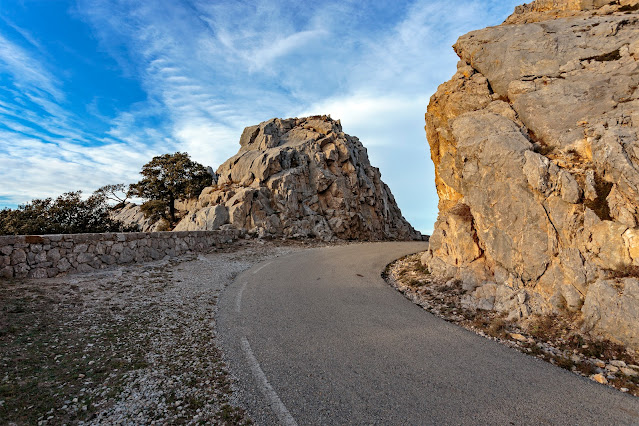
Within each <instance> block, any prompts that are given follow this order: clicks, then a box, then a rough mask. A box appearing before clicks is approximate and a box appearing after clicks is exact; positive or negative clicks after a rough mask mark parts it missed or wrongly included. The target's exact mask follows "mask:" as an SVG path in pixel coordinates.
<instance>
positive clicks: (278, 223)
mask: <svg viewBox="0 0 639 426" xmlns="http://www.w3.org/2000/svg"><path fill="white" fill-rule="evenodd" d="M216 176H217V179H218V180H217V184H216V185H215V186H212V187H209V188H206V189H205V190H204V191H203V192H202V194H201V195H200V196H199V199H198V200H197V203H196V204H195V205H194V206H193V207H192V208H191V209H190V211H189V213H187V214H186V215H185V217H184V218H183V219H182V221H180V223H179V224H178V225H177V227H176V228H175V230H176V231H180V230H199V229H219V228H227V227H232V228H237V229H243V230H246V231H247V232H249V233H250V234H255V235H260V236H272V237H312V238H320V239H323V240H334V239H344V240H410V239H417V238H421V234H419V233H418V232H416V231H415V230H414V229H413V228H412V227H411V226H410V224H409V223H408V222H407V221H406V220H405V219H404V218H403V217H402V214H401V212H400V210H399V208H398V207H397V204H396V203H395V199H394V198H393V195H392V193H391V191H390V189H389V188H388V186H386V184H385V183H384V182H382V180H381V175H380V172H379V170H378V169H377V168H375V167H372V166H371V164H370V162H369V160H368V154H367V152H366V148H364V146H363V145H362V143H361V142H360V141H359V140H358V139H357V138H356V137H353V136H349V135H347V134H345V133H344V132H343V131H342V127H341V124H340V122H339V121H335V120H332V119H331V118H330V117H327V116H315V117H308V118H290V119H284V120H282V119H277V118H276V119H272V120H268V121H265V122H263V123H260V124H258V125H256V126H251V127H247V128H246V129H245V130H244V132H243V133H242V136H241V138H240V150H239V152H238V153H237V154H236V155H234V156H233V157H231V158H230V159H228V160H227V161H226V162H225V163H224V164H222V165H221V166H220V167H219V168H218V169H217V172H216Z"/></svg>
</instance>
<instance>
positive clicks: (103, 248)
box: [0, 230, 240, 278]
mask: <svg viewBox="0 0 639 426" xmlns="http://www.w3.org/2000/svg"><path fill="white" fill-rule="evenodd" d="M239 236H240V231H237V230H227V231H188V232H152V233H151V232H132V233H105V234H70V235H43V236H36V235H28V236H24V235H19V236H0V277H2V278H27V277H28V278H47V277H55V276H56V275H60V274H68V273H75V272H91V271H94V270H98V269H104V268H108V267H110V266H113V265H121V264H126V263H132V262H146V261H151V260H159V259H162V258H164V257H166V256H169V257H173V256H179V255H181V254H184V253H186V252H188V251H208V250H210V249H211V248H213V247H216V246H219V245H221V244H225V243H230V242H233V241H235V240H237V238H238V237H239Z"/></svg>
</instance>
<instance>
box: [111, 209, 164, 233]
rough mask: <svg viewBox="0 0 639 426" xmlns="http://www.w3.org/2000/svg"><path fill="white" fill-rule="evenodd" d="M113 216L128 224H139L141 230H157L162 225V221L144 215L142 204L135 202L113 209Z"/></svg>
mask: <svg viewBox="0 0 639 426" xmlns="http://www.w3.org/2000/svg"><path fill="white" fill-rule="evenodd" d="M111 218H112V219H114V220H119V221H120V222H122V223H123V224H124V225H127V226H132V225H133V226H137V227H138V229H139V230H140V232H157V231H159V230H161V226H162V223H161V222H159V221H155V222H154V221H152V220H151V219H147V218H146V217H144V213H142V210H140V206H139V205H137V204H134V203H127V204H126V205H125V206H124V207H122V208H120V209H118V210H115V211H113V212H112V214H111Z"/></svg>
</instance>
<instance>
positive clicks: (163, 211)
mask: <svg viewBox="0 0 639 426" xmlns="http://www.w3.org/2000/svg"><path fill="white" fill-rule="evenodd" d="M140 174H141V175H142V180H140V181H139V182H138V183H134V184H132V185H130V186H129V195H131V196H137V197H140V198H143V199H145V200H147V202H145V203H144V204H143V205H142V211H143V212H144V214H145V216H146V217H152V216H156V217H162V218H164V219H166V220H167V221H168V222H169V223H171V224H173V223H174V222H175V200H179V199H185V198H194V197H197V196H198V195H200V192H202V190H203V189H204V188H206V187H207V186H210V185H211V183H212V180H213V177H212V176H211V174H210V173H209V172H208V171H207V170H206V168H205V167H204V166H203V165H201V164H199V163H197V162H195V161H193V160H191V158H190V157H189V154H187V153H186V152H176V153H175V154H164V155H159V156H156V157H153V159H152V160H151V161H149V162H148V163H146V164H145V165H144V166H143V167H142V171H141V172H140Z"/></svg>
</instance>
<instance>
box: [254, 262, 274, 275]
mask: <svg viewBox="0 0 639 426" xmlns="http://www.w3.org/2000/svg"><path fill="white" fill-rule="evenodd" d="M270 264H271V262H266V263H265V264H264V265H262V266H260V267H259V268H257V269H256V270H254V271H253V275H255V274H257V273H258V272H260V271H261V270H262V269H263V268H266V267H267V266H268V265H270Z"/></svg>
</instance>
